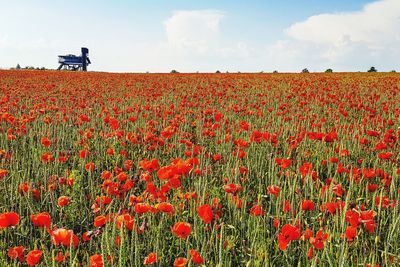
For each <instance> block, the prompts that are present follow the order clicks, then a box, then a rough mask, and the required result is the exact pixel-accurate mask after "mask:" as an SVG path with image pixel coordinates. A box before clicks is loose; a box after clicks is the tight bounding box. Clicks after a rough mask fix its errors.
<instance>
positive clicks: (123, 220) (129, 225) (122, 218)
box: [115, 214, 135, 231]
mask: <svg viewBox="0 0 400 267" xmlns="http://www.w3.org/2000/svg"><path fill="white" fill-rule="evenodd" d="M115 221H116V224H117V228H118V229H121V227H122V225H124V226H125V228H126V229H127V230H129V231H132V229H133V226H134V224H135V220H134V218H133V217H132V216H131V215H130V214H122V215H118V216H117V218H116V220H115Z"/></svg>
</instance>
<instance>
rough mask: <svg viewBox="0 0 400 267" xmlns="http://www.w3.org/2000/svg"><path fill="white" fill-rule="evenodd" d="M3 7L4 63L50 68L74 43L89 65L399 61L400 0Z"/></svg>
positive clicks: (196, 67)
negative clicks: (87, 52) (84, 48)
mask: <svg viewBox="0 0 400 267" xmlns="http://www.w3.org/2000/svg"><path fill="white" fill-rule="evenodd" d="M0 7H1V8H0V67H3V68H9V67H12V66H15V65H16V64H17V63H19V64H20V65H21V66H27V65H32V66H37V67H41V66H45V67H47V68H56V67H57V65H58V64H57V55H59V54H68V53H75V54H79V51H80V47H81V46H87V47H88V48H89V49H90V58H91V60H92V62H93V64H92V65H91V66H90V67H89V69H90V70H96V71H113V72H145V71H151V72H168V71H170V70H171V69H177V70H178V71H182V72H195V71H201V72H215V71H216V70H220V71H231V72H235V71H242V72H245V71H273V70H278V71H292V72H298V71H300V70H301V69H303V68H306V67H307V68H308V69H309V70H311V71H323V70H325V69H326V68H333V69H334V70H337V71H359V70H362V71H363V70H366V69H368V68H369V67H370V66H372V65H373V66H376V67H377V68H378V70H391V69H396V68H399V63H398V62H399V60H400V53H399V51H398V50H399V49H397V47H400V33H399V32H400V31H398V29H399V28H400V0H376V1H365V0H352V1H345V0H339V1H321V0H320V1H317V0H296V1H294V0H285V1H227V0H220V1H209V0H205V1H204V0H202V1H188V0H186V1H168V0H163V1H161V0H146V1H122V0H119V1H117V0H114V1H106V0H100V1H99V0H98V1H77V0H70V1H50V0H47V1H45V0H37V1H33V0H32V1H28V0H19V1H5V0H0ZM371 22H373V23H371ZM396 64H397V65H396Z"/></svg>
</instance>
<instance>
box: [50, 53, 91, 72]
mask: <svg viewBox="0 0 400 267" xmlns="http://www.w3.org/2000/svg"><path fill="white" fill-rule="evenodd" d="M81 51H82V55H81V56H75V55H65V56H58V63H60V66H59V67H58V70H61V69H62V68H64V69H65V70H82V71H87V66H88V65H89V64H91V62H90V59H89V57H88V54H89V49H87V48H86V47H82V49H81Z"/></svg>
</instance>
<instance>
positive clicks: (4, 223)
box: [0, 212, 19, 229]
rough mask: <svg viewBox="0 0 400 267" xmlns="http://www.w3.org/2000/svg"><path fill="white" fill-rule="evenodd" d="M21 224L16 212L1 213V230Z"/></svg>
mask: <svg viewBox="0 0 400 267" xmlns="http://www.w3.org/2000/svg"><path fill="white" fill-rule="evenodd" d="M18 223H19V215H18V214H17V213H15V212H5V213H0V229H1V228H7V227H10V226H16V225H17V224H18Z"/></svg>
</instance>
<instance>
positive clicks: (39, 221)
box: [31, 212, 51, 229]
mask: <svg viewBox="0 0 400 267" xmlns="http://www.w3.org/2000/svg"><path fill="white" fill-rule="evenodd" d="M31 221H32V223H33V225H34V226H37V227H44V228H47V229H49V228H50V226H51V217H50V214H49V213H47V212H41V213H38V214H33V215H31Z"/></svg>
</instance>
